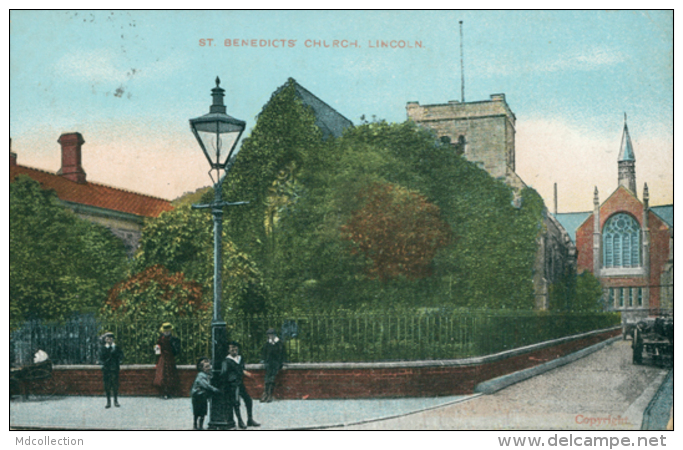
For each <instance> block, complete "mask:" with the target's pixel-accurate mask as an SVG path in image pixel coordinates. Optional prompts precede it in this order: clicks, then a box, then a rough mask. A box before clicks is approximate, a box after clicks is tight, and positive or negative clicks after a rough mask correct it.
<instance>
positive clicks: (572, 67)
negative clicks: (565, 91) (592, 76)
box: [473, 47, 628, 76]
mask: <svg viewBox="0 0 683 450" xmlns="http://www.w3.org/2000/svg"><path fill="white" fill-rule="evenodd" d="M627 59H628V58H627V56H626V55H625V54H623V53H622V52H620V51H618V50H615V49H612V48H607V47H593V48H588V49H583V50H581V51H572V52H567V53H564V54H558V55H555V56H554V57H553V58H547V59H543V60H540V61H531V62H529V61H527V60H512V59H511V60H510V61H514V62H509V63H506V62H505V61H504V60H501V59H495V60H490V59H487V60H479V61H474V63H473V68H474V69H475V70H476V71H477V72H479V73H481V74H483V75H486V74H488V75H496V76H509V75H519V74H538V75H545V74H549V73H555V72H563V71H574V72H577V71H583V72H588V71H594V70H599V69H602V68H604V67H610V66H615V65H617V64H620V63H623V62H626V61H627Z"/></svg>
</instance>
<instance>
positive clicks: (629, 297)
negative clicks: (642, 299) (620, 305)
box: [628, 288, 633, 308]
mask: <svg viewBox="0 0 683 450" xmlns="http://www.w3.org/2000/svg"><path fill="white" fill-rule="evenodd" d="M628 307H629V308H633V289H631V288H629V289H628Z"/></svg>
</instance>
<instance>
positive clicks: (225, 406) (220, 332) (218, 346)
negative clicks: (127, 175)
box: [190, 77, 247, 430]
mask: <svg viewBox="0 0 683 450" xmlns="http://www.w3.org/2000/svg"><path fill="white" fill-rule="evenodd" d="M220 82H221V81H220V79H219V78H218V77H216V87H215V88H213V89H211V96H212V97H213V103H212V105H211V109H210V110H209V114H206V115H203V116H201V117H197V118H196V119H190V128H191V129H192V133H194V136H195V137H196V138H197V142H199V146H200V147H201V148H202V151H203V152H204V155H205V156H206V159H208V161H209V165H210V166H211V169H210V170H209V176H210V177H211V181H213V188H214V195H215V196H214V200H213V201H212V202H211V203H209V204H207V205H192V207H193V208H196V209H211V214H212V215H213V245H214V247H213V264H214V268H213V319H212V320H211V364H212V366H213V380H214V383H216V382H217V381H218V380H219V375H220V372H221V365H222V362H223V358H225V357H226V355H227V348H226V343H227V327H226V323H225V321H223V317H222V314H221V294H222V289H223V283H222V279H221V268H222V266H223V263H222V259H223V258H222V251H223V247H222V233H223V208H224V207H225V206H234V205H242V204H245V203H247V202H235V203H228V202H224V201H223V197H222V191H223V181H224V180H225V178H226V176H227V174H228V172H229V171H230V168H231V167H232V165H233V164H234V163H235V157H236V156H237V152H238V150H237V151H236V150H235V148H236V147H237V141H239V138H240V136H241V135H242V132H243V131H244V128H245V127H246V123H245V122H244V121H242V120H239V119H235V118H234V117H230V116H229V115H227V114H226V113H225V105H224V104H223V97H224V96H225V94H224V92H225V89H222V88H221V87H220ZM214 171H215V178H214ZM221 172H222V176H221ZM230 407H231V405H230V404H229V403H228V402H227V401H226V398H225V395H217V396H215V397H214V398H213V400H212V402H211V417H210V419H209V428H210V429H218V430H220V429H229V428H233V427H234V425H235V422H234V420H233V417H232V411H231V410H230Z"/></svg>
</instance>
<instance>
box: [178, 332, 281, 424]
mask: <svg viewBox="0 0 683 450" xmlns="http://www.w3.org/2000/svg"><path fill="white" fill-rule="evenodd" d="M266 334H267V336H268V340H267V341H266V343H265V345H264V347H263V352H262V353H263V354H262V357H263V363H264V366H265V370H266V377H265V387H264V391H263V395H262V396H261V401H262V402H271V401H273V387H274V385H275V377H276V375H277V372H278V371H279V370H280V369H281V368H282V366H283V363H284V346H283V343H282V342H281V341H280V340H279V339H278V337H277V335H276V333H275V330H274V329H272V328H271V329H269V330H268V331H267V332H266ZM239 351H240V347H239V344H238V343H237V342H234V341H233V342H230V343H228V356H227V357H226V358H225V359H224V360H223V362H222V364H221V371H220V377H221V379H220V380H217V381H218V383H214V384H212V369H213V368H212V366H211V361H209V358H206V357H203V358H200V359H199V361H198V362H197V371H198V372H199V373H198V374H197V378H196V379H195V381H194V383H193V384H192V389H191V392H190V395H191V397H192V412H193V415H194V420H193V424H192V427H193V429H195V430H201V429H203V427H204V418H205V417H206V414H207V411H208V401H209V398H211V397H212V396H216V395H225V399H226V403H227V409H228V420H227V424H228V425H227V427H228V428H229V429H230V428H234V427H235V422H234V420H233V412H234V415H235V417H237V424H236V426H238V427H239V428H240V429H246V428H247V427H259V426H261V424H259V423H258V422H256V421H255V420H254V418H253V415H252V406H253V401H252V399H251V396H250V395H249V392H247V389H246V387H245V386H244V382H243V377H245V376H246V377H248V378H253V375H252V374H251V373H250V372H249V371H247V370H245V368H244V360H243V359H242V356H241V355H240V354H239ZM215 384H218V385H219V386H220V387H221V388H222V390H221V389H219V388H217V387H216V386H215ZM240 397H241V398H242V400H243V401H244V405H245V407H246V409H247V421H246V423H245V422H244V421H243V420H242V414H241V412H240Z"/></svg>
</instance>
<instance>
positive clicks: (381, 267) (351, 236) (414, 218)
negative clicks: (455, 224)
mask: <svg viewBox="0 0 683 450" xmlns="http://www.w3.org/2000/svg"><path fill="white" fill-rule="evenodd" d="M358 195H359V196H360V197H361V202H362V203H363V207H362V208H360V209H359V210H357V211H355V212H354V213H353V214H352V215H351V219H350V220H349V222H348V223H347V224H345V225H342V227H341V230H342V236H343V238H344V239H347V240H350V241H352V242H353V243H354V244H355V246H356V248H354V251H359V252H360V253H362V254H363V255H364V256H365V257H366V258H368V259H370V260H371V261H372V265H371V266H370V267H368V270H367V273H368V275H369V276H370V278H379V279H380V280H383V281H386V280H387V279H389V278H395V277H397V276H405V277H407V278H410V279H417V278H426V277H428V276H430V275H431V274H432V267H431V263H432V260H433V259H434V256H435V255H436V252H437V251H438V250H439V249H440V248H442V247H444V246H446V245H447V244H448V243H449V240H450V236H451V230H450V227H449V226H448V224H447V223H445V222H444V221H443V220H441V217H440V211H439V208H438V207H437V206H436V205H434V204H432V203H429V202H428V201H427V200H426V198H425V197H424V196H422V195H418V194H415V193H413V192H410V191H408V190H407V189H405V188H402V187H400V186H396V185H392V184H375V185H373V186H370V188H369V189H367V190H366V191H363V192H360V193H359V194H358Z"/></svg>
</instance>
